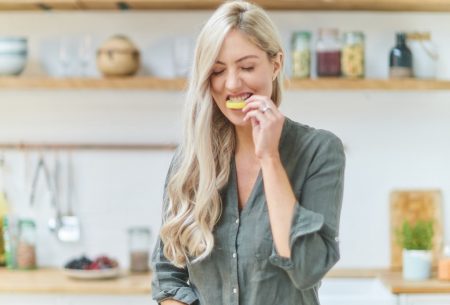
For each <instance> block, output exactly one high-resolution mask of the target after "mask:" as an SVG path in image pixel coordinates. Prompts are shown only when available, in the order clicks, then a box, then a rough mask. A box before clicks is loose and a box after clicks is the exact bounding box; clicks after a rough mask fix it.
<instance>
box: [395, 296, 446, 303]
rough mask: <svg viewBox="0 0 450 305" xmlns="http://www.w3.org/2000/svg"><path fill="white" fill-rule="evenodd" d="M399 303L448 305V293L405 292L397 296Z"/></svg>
mask: <svg viewBox="0 0 450 305" xmlns="http://www.w3.org/2000/svg"><path fill="white" fill-rule="evenodd" d="M399 299H400V302H399V303H400V304H401V305H449V304H450V294H447V293H443V294H420V295H414V294H406V295H401V296H399Z"/></svg>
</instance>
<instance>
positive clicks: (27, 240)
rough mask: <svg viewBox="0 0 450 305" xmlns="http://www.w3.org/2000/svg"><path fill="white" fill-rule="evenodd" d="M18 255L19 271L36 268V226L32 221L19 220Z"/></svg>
mask: <svg viewBox="0 0 450 305" xmlns="http://www.w3.org/2000/svg"><path fill="white" fill-rule="evenodd" d="M16 255H17V257H16V261H17V262H16V263H17V267H18V268H19V269H35V268H36V224H35V222H34V221H33V220H31V219H20V220H19V237H18V244H17V250H16Z"/></svg>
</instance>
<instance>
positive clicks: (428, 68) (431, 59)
mask: <svg viewBox="0 0 450 305" xmlns="http://www.w3.org/2000/svg"><path fill="white" fill-rule="evenodd" d="M407 40H408V46H409V49H410V50H411V52H412V59H413V64H412V66H413V74H414V77H417V78H436V68H437V61H438V59H439V55H438V52H437V48H436V46H435V45H434V44H433V43H432V42H431V34H430V33H429V32H424V33H417V32H416V33H408V34H407Z"/></svg>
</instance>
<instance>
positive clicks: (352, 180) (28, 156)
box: [0, 10, 450, 268]
mask: <svg viewBox="0 0 450 305" xmlns="http://www.w3.org/2000/svg"><path fill="white" fill-rule="evenodd" d="M210 14H211V11H208V10H206V11H182V10H174V11H164V10H162V11H125V12H119V11H104V12H102V11H100V12H94V11H87V12H80V11H70V12H39V11H36V12H25V11H24V12H0V36H15V35H17V36H25V37H27V38H28V43H29V60H28V63H27V66H26V69H25V71H24V73H23V74H22V75H21V76H20V77H35V76H42V75H46V74H52V75H54V76H58V75H61V73H62V72H61V70H60V69H61V63H60V61H61V55H58V44H59V43H61V41H64V37H65V38H69V42H68V43H69V45H70V44H71V43H76V44H79V43H80V42H81V41H82V40H83V37H86V35H88V36H89V37H91V39H92V46H93V48H92V50H95V49H96V48H98V46H99V45H100V44H102V43H103V42H104V41H105V40H106V39H107V38H109V37H111V36H112V35H114V34H124V35H126V36H127V37H129V38H130V39H131V40H132V41H133V42H134V43H135V44H136V46H137V47H138V48H139V49H140V51H141V56H142V62H143V66H142V68H141V70H140V71H139V75H148V74H150V75H154V76H157V77H163V78H171V77H174V76H175V66H174V60H173V52H172V47H173V43H174V41H180V40H181V39H183V37H184V38H185V37H186V36H188V37H192V38H194V37H195V34H196V33H197V32H198V31H199V29H200V27H201V26H202V23H203V22H204V21H205V20H206V19H207V18H208V17H209V16H210ZM269 14H270V16H271V18H272V19H273V21H274V22H275V24H276V25H277V26H278V28H279V31H280V34H281V36H282V37H283V41H284V47H285V50H286V55H287V56H286V60H287V65H286V69H285V73H286V75H287V76H289V75H290V74H291V60H290V56H289V51H290V39H291V34H292V33H293V32H294V31H298V30H310V31H312V32H313V33H314V35H313V39H315V37H317V30H318V29H319V28H320V27H337V28H339V30H341V31H349V30H358V31H363V32H364V33H365V38H366V52H365V54H366V77H367V78H381V79H385V78H387V77H388V57H389V50H390V49H391V48H392V47H393V46H394V45H395V33H396V32H398V31H406V32H413V31H429V32H430V33H431V35H432V40H433V42H434V43H435V44H436V45H437V47H438V51H439V54H440V57H439V61H438V70H437V77H438V78H439V79H443V80H448V79H450V55H449V54H450V40H449V39H448V37H449V35H450V13H438V12H434V13H425V12H423V13H422V12H406V13H402V12H317V11H313V12H305V11H270V12H269ZM313 44H314V43H313ZM69 49H73V48H71V47H69ZM92 52H94V51H92ZM92 54H94V53H92ZM86 71H87V72H86V74H87V75H88V76H99V75H100V74H99V72H97V69H96V67H95V61H94V60H92V61H89V63H88V66H87V69H86ZM449 101H450V91H448V90H443V91H435V90H428V91H415V90H398V91H396V90H393V91H383V90H287V91H286V93H285V95H284V99H283V103H282V106H281V109H282V111H283V112H284V113H285V114H286V115H287V116H288V117H290V118H292V119H294V120H296V121H299V122H302V123H304V124H308V125H311V126H314V127H317V128H323V129H328V130H331V131H333V132H334V133H335V134H337V135H338V136H339V137H340V138H341V139H342V140H343V142H344V145H345V148H346V155H347V168H346V176H345V180H346V181H345V191H344V201H343V209H342V217H341V229H340V244H341V260H340V262H339V263H338V264H337V266H336V268H388V267H389V263H390V239H389V238H390V237H389V194H390V192H391V191H392V190H395V189H441V190H442V194H443V202H444V206H443V207H444V214H443V219H444V224H445V228H444V231H445V236H449V235H448V234H450V221H449V217H450V212H449V208H448V204H447V198H448V194H449V192H450V185H449V181H450V162H449V157H448V156H449V155H450V145H449V141H448V139H449V138H450V120H448V118H449V115H450V102H449ZM0 107H1V110H0V142H3V143H7V142H14V143H18V142H33V143H34V142H37V143H40V142H49V143H53V142H63V143H66V142H69V143H70V142H73V143H79V142H83V143H84V142H95V143H177V142H179V140H180V135H181V112H182V107H183V92H182V91H166V90H142V89H136V90H113V89H99V90H97V89H96V90H90V89H79V90H78V89H77V90H75V89H74V90H71V89H67V90H66V89H61V90H60V89H58V90H52V89H17V90H15V89H1V90H0ZM3 153H4V156H5V160H6V180H5V187H6V190H7V192H8V196H9V201H10V203H11V205H12V208H13V210H14V212H15V213H17V214H19V215H24V216H32V217H35V219H36V222H37V231H38V244H37V250H38V252H37V253H38V264H39V266H52V267H61V266H62V265H63V264H64V263H65V262H67V261H68V260H69V259H70V258H73V257H74V256H79V255H81V254H83V253H86V254H87V255H91V256H95V255H99V254H107V255H109V256H112V257H114V258H116V259H117V260H118V261H119V264H120V265H121V266H123V267H127V266H128V264H129V260H128V246H127V229H128V228H129V227H132V226H137V225H142V226H147V227H150V228H151V230H152V233H153V234H152V245H153V243H154V241H155V235H156V233H157V232H158V228H159V226H160V213H161V202H162V191H163V184H164V178H165V175H166V172H167V168H168V165H169V162H170V160H171V157H172V151H83V150H74V151H72V153H71V154H72V159H73V167H74V177H75V181H74V203H75V212H76V214H77V216H79V218H80V223H81V227H82V235H81V240H80V242H79V243H75V244H65V243H61V242H59V241H58V240H57V239H56V238H55V236H54V235H53V234H52V233H51V232H50V231H49V230H48V228H47V221H48V219H50V218H52V217H54V209H53V208H52V207H51V204H50V194H49V193H48V192H47V191H46V188H45V184H44V183H40V184H39V185H38V189H39V190H38V194H37V198H36V202H35V205H34V207H33V208H30V207H29V205H28V196H29V195H28V191H29V187H30V179H31V178H30V171H31V172H32V170H33V169H34V167H35V165H36V160H37V153H36V151H30V152H23V151H10V150H6V151H4V152H3ZM44 154H45V156H46V158H47V159H48V160H53V158H54V156H55V154H54V153H53V152H44ZM59 155H60V156H61V157H62V158H65V157H66V153H65V152H64V151H60V152H59Z"/></svg>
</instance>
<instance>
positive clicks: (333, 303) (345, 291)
mask: <svg viewBox="0 0 450 305" xmlns="http://www.w3.org/2000/svg"><path fill="white" fill-rule="evenodd" d="M319 299H320V302H321V305H395V304H396V297H395V296H394V295H393V294H391V293H390V292H389V291H388V290H387V289H386V288H385V287H384V286H383V284H382V283H381V282H380V281H379V280H378V279H376V278H325V279H324V280H323V281H322V286H321V287H320V289H319Z"/></svg>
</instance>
